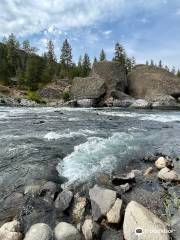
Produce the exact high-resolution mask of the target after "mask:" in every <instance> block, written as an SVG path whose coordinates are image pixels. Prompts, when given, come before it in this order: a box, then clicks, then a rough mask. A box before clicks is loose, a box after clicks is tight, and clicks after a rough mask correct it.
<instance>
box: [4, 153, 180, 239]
mask: <svg viewBox="0 0 180 240" xmlns="http://www.w3.org/2000/svg"><path fill="white" fill-rule="evenodd" d="M141 163H142V168H141V169H134V165H133V164H132V165H129V166H128V169H127V170H126V171H127V173H124V174H120V173H118V172H114V173H112V175H111V176H109V175H102V174H100V175H99V176H97V178H96V180H95V181H94V182H91V183H86V184H82V185H81V186H77V187H75V185H71V186H67V187H64V188H63V189H62V186H61V185H60V182H59V183H58V182H57V181H45V180H39V181H34V182H32V183H31V184H30V185H26V186H25V187H24V188H23V192H16V193H14V199H11V201H12V203H13V201H14V206H13V205H12V208H18V209H16V210H17V211H16V212H15V213H14V216H13V215H11V217H12V219H10V218H8V220H9V221H10V220H11V221H10V222H7V219H4V221H1V228H0V239H1V240H22V239H24V240H52V239H55V240H78V239H79V240H80V239H85V240H91V239H92V240H100V239H101V240H110V239H112V240H116V239H117V240H120V239H125V240H132V239H138V237H140V238H141V239H144V240H147V239H149V240H150V239H153V240H154V239H162V240H166V239H175V240H178V239H179V237H180V232H179V229H180V221H179V220H180V211H179V208H180V191H179V184H180V175H179V171H178V164H179V159H178V158H171V157H169V156H167V155H163V154H159V153H158V154H155V155H150V156H146V157H144V158H143V159H142V160H141ZM63 186H66V184H65V185H64V184H63ZM18 198H19V199H21V201H22V204H21V205H15V202H18V201H20V200H18V201H16V200H17V199H18ZM17 206H18V207H17ZM11 211H12V209H11ZM3 222H4V223H3ZM5 222H6V223H5Z"/></svg>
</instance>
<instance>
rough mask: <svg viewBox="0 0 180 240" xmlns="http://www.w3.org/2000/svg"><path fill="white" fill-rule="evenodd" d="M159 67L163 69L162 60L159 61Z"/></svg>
mask: <svg viewBox="0 0 180 240" xmlns="http://www.w3.org/2000/svg"><path fill="white" fill-rule="evenodd" d="M158 67H159V68H163V65H162V61H161V60H160V61H159V64H158Z"/></svg>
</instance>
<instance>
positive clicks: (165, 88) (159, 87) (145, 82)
mask: <svg viewBox="0 0 180 240" xmlns="http://www.w3.org/2000/svg"><path fill="white" fill-rule="evenodd" d="M128 91H129V94H130V95H131V96H133V97H135V98H146V99H148V98H154V97H155V96H158V95H162V96H163V95H170V96H173V97H175V98H177V97H179V96H180V80H179V78H178V77H176V76H175V75H174V74H172V73H170V72H168V71H167V70H165V69H162V68H158V67H154V66H147V65H137V66H136V67H135V68H134V69H133V70H132V72H131V73H130V74H129V75H128Z"/></svg>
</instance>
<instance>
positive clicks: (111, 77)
mask: <svg viewBox="0 0 180 240" xmlns="http://www.w3.org/2000/svg"><path fill="white" fill-rule="evenodd" d="M126 89H127V76H126V73H125V71H124V69H123V68H122V66H121V65H120V64H119V63H117V62H110V61H103V62H98V63H95V64H94V65H93V68H92V70H91V73H90V76H89V77H87V78H80V77H79V78H75V79H74V80H73V83H72V88H71V95H72V98H74V99H77V100H79V99H94V100H96V102H98V103H99V102H100V101H101V100H104V99H108V98H110V97H113V98H115V99H120V98H121V97H122V95H123V97H124V94H123V93H124V92H126Z"/></svg>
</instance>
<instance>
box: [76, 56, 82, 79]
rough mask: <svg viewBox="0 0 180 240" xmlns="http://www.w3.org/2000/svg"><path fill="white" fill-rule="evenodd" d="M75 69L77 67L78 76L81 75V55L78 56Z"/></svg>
mask: <svg viewBox="0 0 180 240" xmlns="http://www.w3.org/2000/svg"><path fill="white" fill-rule="evenodd" d="M77 69H78V76H79V77H81V76H82V74H83V73H82V56H80V57H79V60H78V65H77Z"/></svg>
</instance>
